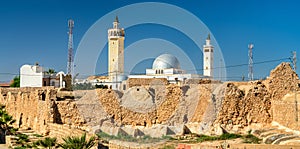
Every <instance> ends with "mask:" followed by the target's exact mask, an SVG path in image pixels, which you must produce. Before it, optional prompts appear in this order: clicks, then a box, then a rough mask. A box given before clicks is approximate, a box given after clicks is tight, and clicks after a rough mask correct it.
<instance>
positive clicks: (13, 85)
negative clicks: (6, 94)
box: [10, 76, 20, 87]
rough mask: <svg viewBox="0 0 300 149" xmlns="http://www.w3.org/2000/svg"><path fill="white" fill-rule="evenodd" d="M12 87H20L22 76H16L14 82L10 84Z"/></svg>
mask: <svg viewBox="0 0 300 149" xmlns="http://www.w3.org/2000/svg"><path fill="white" fill-rule="evenodd" d="M10 87H20V76H15V77H14V80H13V82H12V83H11V84H10Z"/></svg>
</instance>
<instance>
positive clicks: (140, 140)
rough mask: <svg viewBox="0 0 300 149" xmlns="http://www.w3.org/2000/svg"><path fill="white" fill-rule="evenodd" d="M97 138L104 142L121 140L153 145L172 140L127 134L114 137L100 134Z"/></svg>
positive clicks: (167, 137) (165, 137) (166, 137)
mask: <svg viewBox="0 0 300 149" xmlns="http://www.w3.org/2000/svg"><path fill="white" fill-rule="evenodd" d="M97 136H98V137H99V138H100V139H102V140H104V141H109V140H121V141H126V142H136V143H153V142H159V141H162V140H170V138H171V137H169V136H163V137H162V138H153V137H151V136H149V135H145V136H139V137H133V136H131V135H126V134H121V133H120V134H118V135H117V136H114V135H109V134H107V133H105V132H100V133H98V134H97Z"/></svg>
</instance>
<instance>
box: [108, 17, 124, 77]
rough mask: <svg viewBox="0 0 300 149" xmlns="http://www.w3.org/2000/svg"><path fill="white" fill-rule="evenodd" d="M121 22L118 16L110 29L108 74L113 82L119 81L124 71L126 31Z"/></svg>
mask: <svg viewBox="0 0 300 149" xmlns="http://www.w3.org/2000/svg"><path fill="white" fill-rule="evenodd" d="M119 24H120V23H119V19H118V16H116V19H115V21H114V22H113V28H111V29H108V76H109V80H110V81H111V82H117V76H118V75H123V73H124V39H125V32H124V29H123V28H120V27H119Z"/></svg>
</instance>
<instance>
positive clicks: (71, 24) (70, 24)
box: [67, 19, 74, 75]
mask: <svg viewBox="0 0 300 149" xmlns="http://www.w3.org/2000/svg"><path fill="white" fill-rule="evenodd" d="M68 27H69V32H68V35H69V41H68V66H67V69H68V70H67V74H70V75H73V74H72V73H73V68H74V65H73V62H74V60H73V28H74V21H73V20H72V19H70V20H68Z"/></svg>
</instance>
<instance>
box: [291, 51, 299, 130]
mask: <svg viewBox="0 0 300 149" xmlns="http://www.w3.org/2000/svg"><path fill="white" fill-rule="evenodd" d="M292 53H293V70H294V72H295V73H296V68H297V53H296V51H293V52H292ZM293 77H294V81H295V82H294V83H295V84H297V83H296V81H297V80H296V76H293ZM294 94H295V121H296V122H298V101H297V85H295V86H294ZM297 125H298V123H297Z"/></svg>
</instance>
